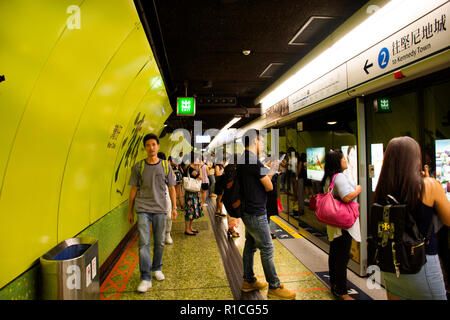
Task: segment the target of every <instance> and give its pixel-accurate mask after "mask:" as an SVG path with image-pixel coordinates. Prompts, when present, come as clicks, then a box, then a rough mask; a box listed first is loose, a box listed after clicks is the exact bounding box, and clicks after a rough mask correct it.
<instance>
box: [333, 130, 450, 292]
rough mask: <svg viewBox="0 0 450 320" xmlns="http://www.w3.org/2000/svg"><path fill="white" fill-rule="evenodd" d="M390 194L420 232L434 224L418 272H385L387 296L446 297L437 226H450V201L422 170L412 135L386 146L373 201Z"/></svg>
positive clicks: (420, 154) (419, 153)
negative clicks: (423, 261) (398, 274)
mask: <svg viewBox="0 0 450 320" xmlns="http://www.w3.org/2000/svg"><path fill="white" fill-rule="evenodd" d="M325 165H326V164H325ZM387 195H392V196H393V197H394V198H395V199H397V201H399V202H400V203H404V204H406V205H407V206H408V210H410V212H412V215H413V217H414V219H415V220H416V223H417V227H418V229H419V231H420V232H421V234H423V235H425V234H427V230H428V228H429V227H430V226H431V224H433V228H432V230H433V232H431V236H430V239H429V242H428V243H426V245H425V252H426V261H427V262H426V263H425V264H424V265H423V266H422V269H421V270H420V271H419V272H418V273H416V274H400V276H399V277H397V276H396V274H395V273H390V272H382V273H383V277H384V280H385V283H386V292H387V297H388V299H390V300H398V299H411V300H429V299H433V300H437V299H440V300H447V297H446V292H445V286H444V278H443V275H442V270H441V266H440V263H439V258H438V255H437V253H438V241H437V237H436V234H435V233H436V232H437V231H438V228H435V227H436V226H439V223H438V222H439V221H438V218H439V219H440V221H441V222H442V223H443V224H445V225H447V226H449V225H450V202H449V201H448V199H447V197H446V195H445V193H444V190H443V188H442V185H441V183H440V182H439V181H437V180H436V179H434V178H430V177H429V174H428V169H427V167H425V171H422V153H421V150H420V146H419V144H418V143H417V142H416V141H415V140H414V139H412V138H410V137H398V138H394V139H392V140H391V141H390V142H389V144H388V146H387V148H386V152H385V154H384V159H383V166H382V168H381V172H380V178H379V180H378V184H377V188H376V190H375V194H374V202H376V203H379V204H383V203H385V202H386V200H385V199H386V197H387Z"/></svg>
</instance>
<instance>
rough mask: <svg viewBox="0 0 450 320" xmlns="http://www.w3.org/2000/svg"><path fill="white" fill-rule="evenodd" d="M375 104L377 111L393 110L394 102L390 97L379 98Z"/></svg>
mask: <svg viewBox="0 0 450 320" xmlns="http://www.w3.org/2000/svg"><path fill="white" fill-rule="evenodd" d="M375 104H376V108H375V110H376V111H377V112H392V102H391V99H389V98H378V99H377V100H375Z"/></svg>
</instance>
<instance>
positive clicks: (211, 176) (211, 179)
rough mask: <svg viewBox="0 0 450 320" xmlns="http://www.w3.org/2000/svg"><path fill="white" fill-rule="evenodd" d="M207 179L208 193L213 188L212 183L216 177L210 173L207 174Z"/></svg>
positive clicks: (210, 192)
mask: <svg viewBox="0 0 450 320" xmlns="http://www.w3.org/2000/svg"><path fill="white" fill-rule="evenodd" d="M208 179H209V187H208V191H209V195H211V194H212V192H213V190H214V184H215V183H216V178H215V177H214V175H213V174H210V175H209V176H208Z"/></svg>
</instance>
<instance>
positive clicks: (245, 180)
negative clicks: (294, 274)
mask: <svg viewBox="0 0 450 320" xmlns="http://www.w3.org/2000/svg"><path fill="white" fill-rule="evenodd" d="M242 140H243V142H244V145H245V151H244V153H243V155H242V157H241V158H240V159H239V161H238V172H239V173H238V176H239V182H240V188H241V189H240V190H241V197H242V200H243V203H244V212H243V214H242V221H243V222H244V225H245V246H244V252H243V256H242V259H243V264H244V282H243V285H242V289H241V290H242V291H244V292H250V291H254V290H261V289H264V288H266V287H267V283H262V282H259V281H257V280H256V278H255V274H254V272H253V258H254V255H255V252H256V249H259V250H260V253H261V262H262V265H263V269H264V275H265V277H266V280H267V282H268V283H269V292H268V294H267V296H268V297H269V298H276V299H284V300H293V299H295V293H294V292H293V291H290V290H288V289H285V288H284V286H283V284H281V283H280V279H279V278H278V275H277V272H276V270H275V264H274V262H273V251H274V250H273V243H272V237H271V235H270V228H269V224H268V222H267V214H266V202H267V192H268V191H271V190H272V189H273V185H272V181H271V179H272V175H273V173H274V172H275V170H276V169H277V166H278V163H277V162H275V165H274V167H273V168H271V169H270V170H269V169H268V168H267V167H265V166H264V165H263V164H262V162H261V161H259V160H258V158H257V155H258V154H259V152H260V151H262V150H263V147H264V137H263V135H260V134H259V132H258V131H256V130H254V129H250V130H248V131H247V132H246V133H245V134H244V136H243V137H242Z"/></svg>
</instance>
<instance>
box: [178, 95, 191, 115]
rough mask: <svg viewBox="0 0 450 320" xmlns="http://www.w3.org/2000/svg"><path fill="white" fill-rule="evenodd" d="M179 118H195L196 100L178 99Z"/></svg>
mask: <svg viewBox="0 0 450 320" xmlns="http://www.w3.org/2000/svg"><path fill="white" fill-rule="evenodd" d="M177 116H195V98H192V97H184V98H180V97H179V98H177Z"/></svg>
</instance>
